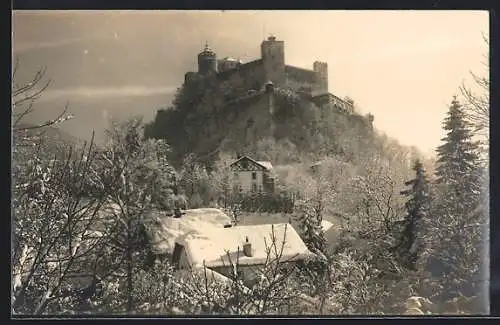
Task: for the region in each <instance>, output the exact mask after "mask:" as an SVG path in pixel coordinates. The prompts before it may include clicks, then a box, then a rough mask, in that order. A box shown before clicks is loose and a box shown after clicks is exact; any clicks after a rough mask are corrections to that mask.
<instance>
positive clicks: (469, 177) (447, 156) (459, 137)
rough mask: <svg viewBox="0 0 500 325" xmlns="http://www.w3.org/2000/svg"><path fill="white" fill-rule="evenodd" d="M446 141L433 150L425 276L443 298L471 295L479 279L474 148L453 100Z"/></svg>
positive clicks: (477, 183)
mask: <svg viewBox="0 0 500 325" xmlns="http://www.w3.org/2000/svg"><path fill="white" fill-rule="evenodd" d="M443 128H444V130H446V131H447V134H446V137H445V138H443V139H442V141H443V144H442V145H441V146H439V147H438V148H437V154H438V160H437V167H436V178H437V179H436V184H435V189H434V190H435V193H434V195H435V202H436V203H435V204H433V205H434V207H433V212H432V214H433V216H434V218H433V219H432V228H433V229H432V233H433V235H432V236H433V241H432V246H433V247H432V251H433V254H432V255H433V256H432V258H431V260H430V262H431V264H429V266H430V268H431V272H432V273H433V274H434V275H438V276H439V278H440V279H441V280H442V284H443V288H444V289H445V291H444V292H443V294H445V295H446V296H447V297H452V296H457V295H459V294H465V295H472V294H474V293H477V292H476V291H475V290H476V289H475V288H477V284H478V281H480V280H479V277H480V272H481V263H483V259H482V258H481V252H482V246H483V240H482V236H483V231H482V228H483V224H484V220H483V218H484V215H483V213H481V212H480V211H479V210H478V207H480V198H481V193H480V189H481V188H482V186H481V185H482V184H481V177H480V171H481V167H480V164H479V155H478V144H477V142H474V141H473V140H472V132H471V126H470V124H469V122H467V119H466V115H465V114H464V111H463V109H462V107H461V105H460V103H459V102H458V101H457V99H456V98H454V99H453V101H452V103H451V106H450V109H449V111H448V116H447V117H446V119H445V120H444V123H443Z"/></svg>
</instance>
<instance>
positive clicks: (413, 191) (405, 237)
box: [395, 160, 430, 270]
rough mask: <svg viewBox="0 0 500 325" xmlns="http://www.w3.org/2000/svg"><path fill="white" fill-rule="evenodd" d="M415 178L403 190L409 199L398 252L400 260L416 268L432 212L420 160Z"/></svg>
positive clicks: (397, 248)
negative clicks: (427, 219) (425, 226)
mask: <svg viewBox="0 0 500 325" xmlns="http://www.w3.org/2000/svg"><path fill="white" fill-rule="evenodd" d="M413 170H415V178H414V179H412V180H410V181H407V182H405V185H406V186H410V188H409V189H407V190H404V191H402V192H401V194H402V195H404V196H407V197H408V198H409V199H408V201H407V202H406V204H405V208H406V216H405V218H404V219H403V221H402V222H401V225H402V232H401V234H400V236H399V238H398V239H397V243H396V247H395V249H396V254H397V255H398V257H399V259H400V262H401V264H402V265H403V266H405V267H406V268H408V269H412V270H416V269H417V261H418V260H419V258H420V257H421V254H422V250H423V249H424V242H425V238H423V237H425V236H426V234H425V233H424V231H425V230H424V224H425V222H426V220H425V219H426V218H428V217H429V213H430V197H429V190H428V186H427V179H426V176H425V171H424V169H423V165H422V163H421V162H420V160H417V161H416V162H415V165H414V166H413Z"/></svg>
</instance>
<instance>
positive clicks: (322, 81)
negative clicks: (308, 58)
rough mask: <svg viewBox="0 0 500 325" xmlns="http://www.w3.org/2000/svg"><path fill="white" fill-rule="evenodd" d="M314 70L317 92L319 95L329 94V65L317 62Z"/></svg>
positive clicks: (314, 64)
mask: <svg viewBox="0 0 500 325" xmlns="http://www.w3.org/2000/svg"><path fill="white" fill-rule="evenodd" d="M313 70H314V72H316V91H317V92H318V93H327V92H328V64H327V63H326V62H320V61H315V62H314V63H313Z"/></svg>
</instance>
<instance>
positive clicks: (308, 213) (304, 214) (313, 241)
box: [297, 202, 326, 252]
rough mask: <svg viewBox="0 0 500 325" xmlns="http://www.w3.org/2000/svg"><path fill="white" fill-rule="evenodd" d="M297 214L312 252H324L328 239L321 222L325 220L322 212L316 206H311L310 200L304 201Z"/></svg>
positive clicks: (303, 237) (303, 236)
mask: <svg viewBox="0 0 500 325" xmlns="http://www.w3.org/2000/svg"><path fill="white" fill-rule="evenodd" d="M298 210H299V214H298V216H297V220H298V224H299V229H300V233H301V237H302V240H303V241H304V243H305V244H306V246H307V248H309V250H310V251H312V252H316V251H319V252H324V250H325V248H326V239H325V234H324V231H323V228H322V227H321V223H322V221H323V218H322V215H321V213H319V211H318V209H317V207H316V206H314V207H313V206H311V204H310V203H309V202H303V203H302V204H300V207H299V209H298Z"/></svg>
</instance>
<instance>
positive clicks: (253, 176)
mask: <svg viewBox="0 0 500 325" xmlns="http://www.w3.org/2000/svg"><path fill="white" fill-rule="evenodd" d="M252 179H253V180H256V179H257V172H252Z"/></svg>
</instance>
